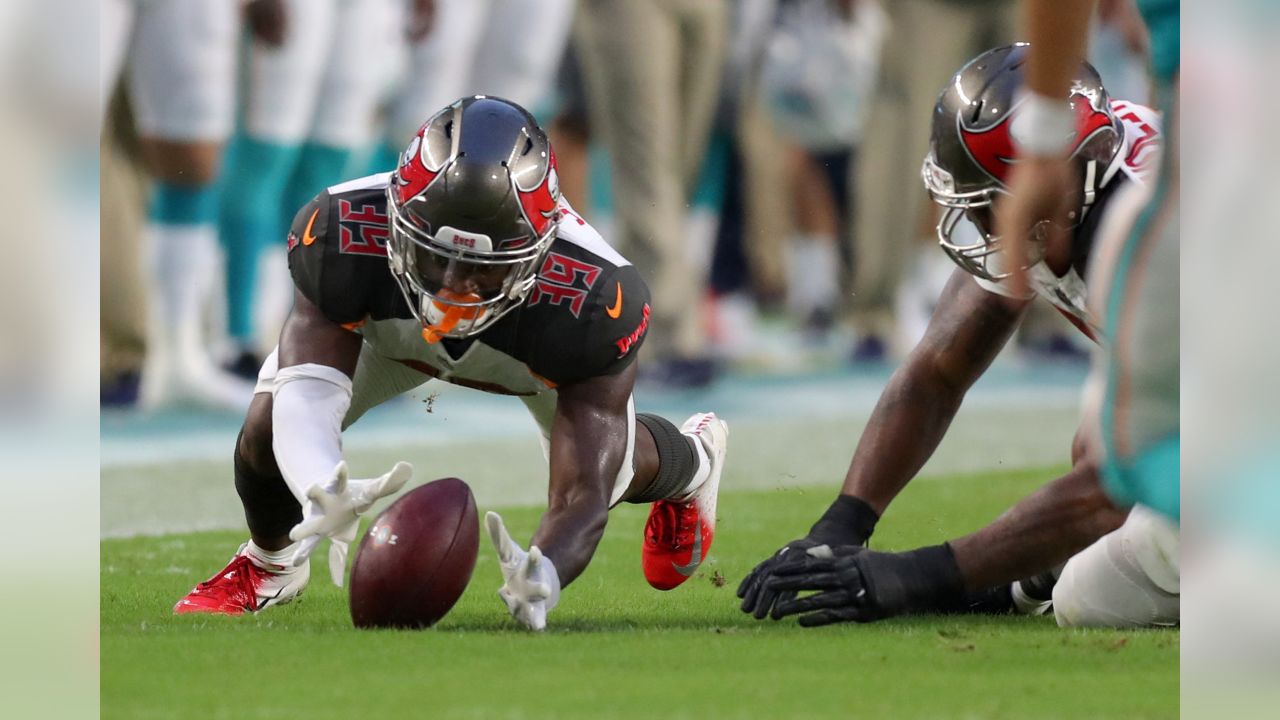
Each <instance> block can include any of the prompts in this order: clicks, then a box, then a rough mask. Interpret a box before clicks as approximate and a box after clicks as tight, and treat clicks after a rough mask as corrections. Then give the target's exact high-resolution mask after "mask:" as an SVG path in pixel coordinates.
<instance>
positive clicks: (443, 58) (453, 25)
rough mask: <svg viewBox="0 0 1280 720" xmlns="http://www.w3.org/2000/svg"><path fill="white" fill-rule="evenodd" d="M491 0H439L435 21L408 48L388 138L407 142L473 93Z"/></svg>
mask: <svg viewBox="0 0 1280 720" xmlns="http://www.w3.org/2000/svg"><path fill="white" fill-rule="evenodd" d="M492 4H493V3H492V0H439V1H438V2H437V3H436V19H435V25H434V27H433V28H432V29H431V34H430V35H429V36H427V38H426V39H424V40H423V41H422V42H419V43H416V44H414V45H412V46H410V48H409V68H408V71H407V73H406V74H405V78H404V81H403V85H402V86H401V88H400V92H399V93H398V95H397V97H396V101H395V104H394V107H393V108H392V113H391V123H390V125H391V126H390V128H389V130H390V132H391V137H392V138H393V139H396V140H397V142H399V141H400V140H401V139H402V140H403V141H404V142H406V143H407V142H408V141H409V138H411V137H413V135H414V133H415V132H416V131H417V130H418V128H419V127H421V126H422V123H424V122H426V121H427V119H428V118H430V117H431V116H432V115H434V114H435V113H436V112H437V111H439V110H442V109H444V107H445V106H446V105H448V104H449V103H451V102H453V101H454V100H457V99H458V98H460V97H462V96H464V95H469V94H473V93H475V92H477V90H476V89H475V88H474V85H473V84H472V82H471V78H472V67H473V65H474V64H475V61H476V57H475V56H476V51H477V46H478V44H479V42H480V37H481V35H482V33H483V31H484V28H485V23H486V21H487V20H486V19H487V18H488V17H489V14H490V8H491V7H492Z"/></svg>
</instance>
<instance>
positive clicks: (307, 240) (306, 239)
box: [302, 208, 320, 245]
mask: <svg viewBox="0 0 1280 720" xmlns="http://www.w3.org/2000/svg"><path fill="white" fill-rule="evenodd" d="M319 214H320V208H316V209H315V211H314V212H312V213H311V219H310V220H308V221H307V227H306V229H304V230H303V231H302V244H303V245H310V244H312V243H314V242H315V241H316V236H315V235H312V234H311V226H312V225H315V224H316V216H317V215H319Z"/></svg>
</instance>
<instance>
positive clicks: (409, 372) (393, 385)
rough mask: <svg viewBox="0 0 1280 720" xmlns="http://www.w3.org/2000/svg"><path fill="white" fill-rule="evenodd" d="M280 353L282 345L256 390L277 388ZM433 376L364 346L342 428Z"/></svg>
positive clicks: (270, 357)
mask: <svg viewBox="0 0 1280 720" xmlns="http://www.w3.org/2000/svg"><path fill="white" fill-rule="evenodd" d="M279 353H280V348H279V347H277V348H276V349H274V350H272V351H271V354H270V355H268V356H267V359H266V360H264V361H263V363H262V369H260V370H259V371H258V383H257V385H256V386H255V387H254V389H253V392H254V393H264V392H265V393H269V392H273V391H274V390H275V379H276V373H277V372H279V368H280V360H279ZM430 379H431V378H430V377H429V376H427V375H424V374H422V373H420V372H418V371H417V370H413V369H411V368H409V367H408V366H406V365H404V364H402V363H398V362H396V361H394V360H391V359H389V358H386V357H383V356H381V355H379V354H377V353H376V352H374V351H373V350H372V349H370V347H369V346H368V345H364V346H362V347H361V349H360V360H359V362H358V363H357V364H356V374H355V377H353V378H351V407H350V408H349V409H348V410H347V415H346V417H345V418H343V420H342V429H343V430H346V429H347V428H349V427H351V426H352V425H353V424H355V422H356V421H357V420H359V419H360V418H361V417H362V416H363V415H364V414H365V413H366V412H368V411H369V410H370V409H371V408H374V407H377V406H378V405H381V404H382V403H384V402H386V401H388V400H390V399H391V398H393V397H397V396H399V395H403V394H405V393H407V392H409V391H410V390H412V389H414V388H416V387H418V386H420V385H423V384H425V383H426V382H427V381H428V380H430Z"/></svg>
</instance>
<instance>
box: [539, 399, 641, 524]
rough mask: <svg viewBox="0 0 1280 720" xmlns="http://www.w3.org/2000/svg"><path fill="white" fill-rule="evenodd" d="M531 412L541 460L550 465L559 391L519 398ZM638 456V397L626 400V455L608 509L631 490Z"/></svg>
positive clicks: (610, 494)
mask: <svg viewBox="0 0 1280 720" xmlns="http://www.w3.org/2000/svg"><path fill="white" fill-rule="evenodd" d="M520 400H521V401H522V402H524V406H525V407H526V408H528V410H529V414H530V415H532V416H533V421H534V422H536V423H537V424H538V441H539V442H540V443H541V444H542V456H543V457H545V458H546V459H547V461H548V462H550V461H551V423H552V422H553V421H554V420H555V417H556V402H557V400H558V396H557V395H556V391H554V390H548V391H546V392H544V393H539V394H537V395H524V396H521V397H520ZM635 455H636V401H635V397H630V398H627V451H626V453H625V454H624V455H623V458H622V467H620V468H618V476H617V477H616V478H614V481H613V491H612V492H611V493H609V507H613V506H614V505H617V504H618V501H619V500H621V499H622V496H623V495H625V494H626V492H627V488H629V487H631V479H632V478H634V477H635V474H636V468H635Z"/></svg>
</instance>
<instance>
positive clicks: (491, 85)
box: [384, 0, 575, 169]
mask: <svg viewBox="0 0 1280 720" xmlns="http://www.w3.org/2000/svg"><path fill="white" fill-rule="evenodd" d="M417 1H418V0H415V2H417ZM433 4H434V6H435V11H434V19H433V21H432V23H431V31H430V32H429V33H428V34H427V35H426V36H425V37H423V38H422V39H421V40H419V41H417V42H414V43H412V44H411V45H410V47H409V61H408V68H407V72H406V76H405V78H404V79H403V81H402V83H401V86H400V88H399V90H398V91H397V92H396V93H395V97H394V98H393V100H392V103H391V108H390V110H389V117H388V128H387V135H388V137H387V146H388V147H389V148H390V149H391V153H392V155H393V156H397V155H398V154H399V152H400V149H401V148H402V147H403V146H404V143H405V142H407V139H408V138H411V137H413V135H414V133H415V132H417V130H418V126H419V125H420V124H421V123H422V118H424V117H429V116H430V115H431V114H432V113H434V112H435V111H436V110H438V109H440V108H442V107H444V106H445V105H447V104H449V103H450V102H453V101H454V100H455V99H457V98H459V97H462V96H464V95H492V96H494V97H500V98H504V99H506V100H510V101H512V102H514V103H516V104H518V105H521V106H523V107H527V108H531V109H532V110H533V111H534V112H535V113H537V112H539V111H540V110H541V109H542V107H543V104H544V103H545V102H546V101H547V100H548V99H549V95H550V93H551V90H552V87H553V84H554V81H555V77H556V70H557V69H558V68H559V64H560V61H561V58H562V57H563V54H564V47H565V44H566V43H567V42H568V38H569V28H570V26H571V25H572V23H573V14H574V5H575V0H434V3H433ZM384 169H385V168H384Z"/></svg>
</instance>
